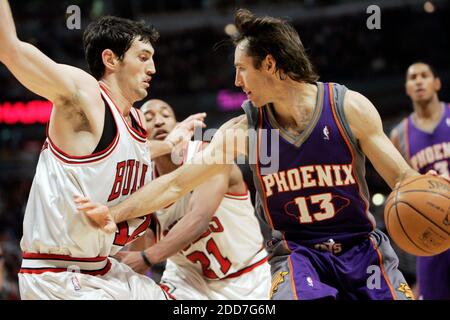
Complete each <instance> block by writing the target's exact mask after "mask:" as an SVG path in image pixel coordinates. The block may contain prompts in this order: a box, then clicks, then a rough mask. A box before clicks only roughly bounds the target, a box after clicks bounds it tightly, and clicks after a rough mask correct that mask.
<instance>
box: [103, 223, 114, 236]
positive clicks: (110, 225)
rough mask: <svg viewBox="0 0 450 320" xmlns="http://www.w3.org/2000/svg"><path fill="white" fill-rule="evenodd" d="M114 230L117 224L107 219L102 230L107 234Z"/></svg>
mask: <svg viewBox="0 0 450 320" xmlns="http://www.w3.org/2000/svg"><path fill="white" fill-rule="evenodd" d="M116 230H117V225H116V224H115V223H114V222H113V221H108V223H107V224H106V226H105V227H104V228H103V231H105V232H106V233H108V234H110V233H114V232H116Z"/></svg>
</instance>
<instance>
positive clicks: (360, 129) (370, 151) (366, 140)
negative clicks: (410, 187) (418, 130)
mask: <svg viewBox="0 0 450 320" xmlns="http://www.w3.org/2000/svg"><path fill="white" fill-rule="evenodd" d="M344 111H345V115H346V117H347V120H348V122H349V124H350V128H351V130H352V132H353V134H354V136H355V137H356V139H357V140H358V142H359V144H360V146H361V149H362V151H363V152H364V154H365V155H366V156H367V157H368V158H369V160H370V162H372V164H373V166H374V167H375V169H376V170H377V172H378V173H379V174H380V175H381V177H382V178H383V179H384V180H385V181H386V183H387V184H388V185H389V186H390V187H391V188H394V186H395V184H396V183H397V182H399V181H400V180H402V179H404V178H406V177H409V176H414V175H419V173H418V172H416V171H415V170H413V169H412V168H411V167H410V166H409V165H408V163H407V162H406V160H405V159H404V158H403V157H402V155H401V154H400V152H399V151H398V150H397V149H396V147H395V146H394V145H393V144H392V142H391V141H390V140H389V138H388V137H387V136H386V134H385V133H384V132H383V124H382V122H381V118H380V115H379V114H378V111H377V110H376V108H375V106H374V105H373V104H372V103H371V102H370V101H369V100H368V99H367V98H366V97H364V96H363V95H361V94H360V93H358V92H355V91H348V92H347V94H346V96H345V99H344Z"/></svg>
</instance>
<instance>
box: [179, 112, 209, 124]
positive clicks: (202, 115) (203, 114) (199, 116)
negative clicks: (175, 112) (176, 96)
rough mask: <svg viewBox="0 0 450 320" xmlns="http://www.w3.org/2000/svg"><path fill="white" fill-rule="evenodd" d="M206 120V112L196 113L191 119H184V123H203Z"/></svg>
mask: <svg viewBox="0 0 450 320" xmlns="http://www.w3.org/2000/svg"><path fill="white" fill-rule="evenodd" d="M205 118H206V112H200V113H195V114H192V115H190V116H189V117H187V118H186V119H184V120H183V122H185V121H186V122H188V121H191V120H194V119H197V120H201V121H203V120H204V119H205Z"/></svg>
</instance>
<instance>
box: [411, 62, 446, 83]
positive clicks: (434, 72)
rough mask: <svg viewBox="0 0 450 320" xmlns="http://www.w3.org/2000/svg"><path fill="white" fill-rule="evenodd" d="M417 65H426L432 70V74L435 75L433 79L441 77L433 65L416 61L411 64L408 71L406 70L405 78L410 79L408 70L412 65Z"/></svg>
mask: <svg viewBox="0 0 450 320" xmlns="http://www.w3.org/2000/svg"><path fill="white" fill-rule="evenodd" d="M415 64H424V65H426V66H428V68H429V69H430V71H431V73H432V74H433V77H435V78H439V75H438V73H437V71H436V69H435V68H434V66H433V65H431V64H430V63H428V62H424V61H420V60H418V61H415V62H413V63H411V64H410V65H409V66H408V69H406V75H405V76H406V79H408V70H409V68H410V67H411V66H412V65H415Z"/></svg>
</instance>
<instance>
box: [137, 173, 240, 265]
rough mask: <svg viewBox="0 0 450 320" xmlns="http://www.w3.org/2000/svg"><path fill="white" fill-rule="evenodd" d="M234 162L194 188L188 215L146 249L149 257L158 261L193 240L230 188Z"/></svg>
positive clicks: (199, 233)
mask: <svg viewBox="0 0 450 320" xmlns="http://www.w3.org/2000/svg"><path fill="white" fill-rule="evenodd" d="M231 169H232V165H227V169H226V170H223V171H222V172H220V173H219V174H217V175H215V176H213V177H212V178H211V179H209V180H208V181H206V182H205V183H203V184H202V185H200V186H199V187H197V188H196V189H195V190H194V193H193V194H192V197H191V199H190V201H189V208H188V210H187V212H186V215H185V216H184V217H183V218H182V219H181V220H180V221H178V223H177V224H176V225H175V226H174V227H173V228H172V229H170V231H169V233H168V234H167V235H166V236H165V237H164V238H163V239H161V240H160V241H158V242H157V243H156V244H154V245H153V246H151V247H150V248H148V249H147V250H145V254H146V256H147V258H148V260H149V261H150V262H151V263H152V264H155V263H159V262H162V261H164V260H166V259H167V258H169V257H170V256H172V255H174V254H176V253H177V252H179V251H180V250H182V249H183V248H185V247H186V246H187V245H189V244H191V243H192V242H194V241H195V240H196V239H197V238H198V237H199V236H200V235H201V234H202V233H203V232H204V231H205V230H206V229H207V228H208V225H209V222H210V221H211V218H212V216H213V215H214V213H215V212H216V210H217V208H218V207H219V205H220V203H221V202H222V199H223V197H224V195H225V193H226V192H227V190H228V186H229V179H230V173H231Z"/></svg>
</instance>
